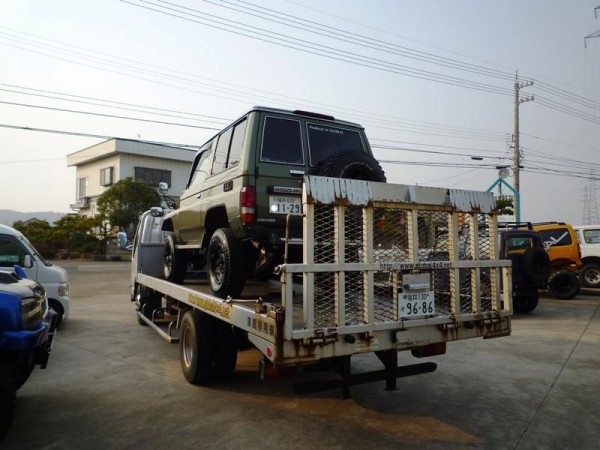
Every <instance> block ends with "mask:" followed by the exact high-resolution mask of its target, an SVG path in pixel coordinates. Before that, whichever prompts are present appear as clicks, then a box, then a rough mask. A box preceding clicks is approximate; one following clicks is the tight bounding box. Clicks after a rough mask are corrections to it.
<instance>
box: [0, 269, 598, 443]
mask: <svg viewBox="0 0 600 450" xmlns="http://www.w3.org/2000/svg"><path fill="white" fill-rule="evenodd" d="M61 265H63V266H65V267H66V268H67V269H68V270H69V273H70V276H71V296H72V307H71V308H72V309H71V317H70V319H69V320H68V321H66V322H64V324H63V327H62V329H61V330H59V333H58V335H57V337H56V339H55V342H54V348H53V352H52V355H51V358H50V361H49V364H48V368H47V369H45V370H39V369H36V370H35V371H34V373H33V374H32V376H31V378H30V380H29V381H28V382H27V383H26V384H25V385H24V386H23V387H22V388H21V390H20V391H19V393H18V401H17V411H16V416H15V420H14V422H13V426H12V428H11V430H10V431H9V433H8V435H7V437H6V438H5V440H4V442H3V443H2V445H0V446H1V447H2V448H3V449H19V450H21V449H81V448H85V449H136V448H144V449H147V448H177V449H187V448H202V449H205V448H206V449H239V448H247V449H253V448H262V449H264V448H285V449H303V450H305V449H317V448H327V449H329V450H333V449H388V448H390V449H391V448H394V449H399V448H407V449H471V448H474V449H479V448H481V449H523V450H525V449H527V450H529V449H561V450H562V449H593V448H600V444H599V442H600V413H599V411H600V408H599V405H600V312H599V309H600V296H598V295H597V294H598V293H597V292H595V291H593V290H583V291H582V293H581V294H580V295H579V296H578V297H577V298H576V299H573V300H570V301H561V300H556V299H552V298H542V299H541V301H540V305H539V306H538V308H537V309H536V310H535V311H533V312H532V313H530V314H528V315H517V316H515V317H514V320H513V332H512V335H511V336H509V337H503V338H498V339H489V340H483V339H470V340H466V341H461V342H454V343H449V344H448V349H447V353H446V354H445V355H442V356H436V357H432V358H425V359H423V360H419V361H417V360H415V359H414V358H413V357H412V356H411V355H410V353H407V352H402V353H400V355H399V360H400V363H401V364H413V363H415V362H422V361H433V362H436V363H437V364H438V368H437V370H436V371H435V372H433V373H430V374H424V375H419V376H414V377H409V378H404V379H400V380H399V381H398V390H396V391H393V392H388V391H385V390H384V383H383V382H378V383H370V384H365V385H360V386H354V387H352V392H351V393H352V398H351V399H349V400H344V399H342V398H341V391H339V390H331V391H323V392H319V393H313V394H308V395H297V394H296V393H295V392H294V389H293V386H294V383H296V382H297V381H300V380H303V379H307V378H310V377H314V376H327V375H328V374H326V373H325V374H323V373H318V374H313V373H308V372H305V373H300V374H298V375H296V376H294V377H286V378H279V379H275V380H270V381H266V382H262V381H260V380H259V379H258V355H257V354H256V353H255V352H246V353H244V354H240V357H239V360H238V367H237V369H236V374H235V377H234V378H233V380H231V381H230V382H228V383H226V384H217V385H213V386H208V387H198V386H193V385H190V384H188V383H187V382H186V381H185V379H184V378H183V375H182V373H181V368H180V363H179V349H178V346H177V345H172V344H169V343H167V342H166V341H165V340H164V339H162V338H161V337H160V336H158V335H157V334H156V333H155V332H153V331H152V330H151V329H149V328H148V327H143V326H140V325H139V324H138V323H137V320H136V317H135V313H134V309H135V308H134V305H133V304H132V303H131V302H130V300H129V264H128V263H126V262H81V261H68V262H61ZM352 364H353V365H352V367H353V371H366V370H375V369H379V368H381V365H380V363H379V361H378V360H377V359H376V358H375V357H374V356H373V355H361V356H357V357H354V358H353V359H352Z"/></svg>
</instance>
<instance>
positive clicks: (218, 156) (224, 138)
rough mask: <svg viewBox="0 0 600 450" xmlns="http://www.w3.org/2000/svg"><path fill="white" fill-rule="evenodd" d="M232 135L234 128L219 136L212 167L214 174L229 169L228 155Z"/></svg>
mask: <svg viewBox="0 0 600 450" xmlns="http://www.w3.org/2000/svg"><path fill="white" fill-rule="evenodd" d="M232 133H233V127H230V128H228V129H227V130H226V131H225V132H224V133H222V134H221V135H220V136H219V140H218V141H217V148H216V150H215V161H214V163H213V167H212V173H213V174H215V173H219V172H222V171H223V170H225V169H226V168H227V154H228V153H229V143H230V142H231V135H232Z"/></svg>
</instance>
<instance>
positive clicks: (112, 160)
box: [67, 139, 196, 217]
mask: <svg viewBox="0 0 600 450" xmlns="http://www.w3.org/2000/svg"><path fill="white" fill-rule="evenodd" d="M195 155H196V150H192V149H187V148H181V147H173V146H169V145H162V144H151V143H146V142H139V141H133V140H127V139H110V140H107V141H104V142H101V143H99V144H96V145H93V146H91V147H88V148H85V149H83V150H79V151H78V152H75V153H71V154H70V155H67V166H69V167H71V166H74V167H75V168H76V179H77V180H76V187H75V192H76V194H75V199H76V203H75V204H73V205H71V207H72V208H73V209H76V210H79V211H80V213H81V215H84V216H87V217H93V216H95V215H96V214H97V206H96V203H97V199H98V197H99V196H100V195H102V194H103V193H104V191H106V190H107V189H108V188H110V187H111V186H112V185H113V184H114V183H116V182H117V181H119V180H122V179H124V178H127V177H133V178H135V179H139V180H144V181H146V182H148V183H149V184H150V185H151V186H156V187H158V183H159V182H161V181H164V182H166V183H167V184H168V185H169V196H170V197H173V198H175V199H176V200H178V199H179V197H178V196H179V194H181V192H182V191H183V189H184V188H185V185H186V183H187V180H188V176H189V171H190V168H191V165H192V161H193V160H194V156H195Z"/></svg>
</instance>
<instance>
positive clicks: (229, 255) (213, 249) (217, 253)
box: [207, 228, 246, 298]
mask: <svg viewBox="0 0 600 450" xmlns="http://www.w3.org/2000/svg"><path fill="white" fill-rule="evenodd" d="M207 253H208V254H207V260H208V279H209V283H210V288H211V290H212V291H213V293H214V294H215V295H216V296H217V297H221V298H227V296H231V297H239V295H240V294H241V293H242V290H243V289H244V283H245V281H246V277H245V273H244V259H243V252H242V245H241V243H240V241H239V240H238V238H237V237H236V236H235V233H234V232H233V230H232V229H231V228H219V229H218V230H216V231H215V232H214V233H213V235H212V237H211V238H210V242H209V244H208V252H207Z"/></svg>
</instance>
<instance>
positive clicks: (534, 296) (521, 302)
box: [513, 291, 539, 313]
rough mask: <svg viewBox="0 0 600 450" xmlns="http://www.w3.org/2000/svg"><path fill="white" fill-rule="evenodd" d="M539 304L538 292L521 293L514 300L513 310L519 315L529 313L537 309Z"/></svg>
mask: <svg viewBox="0 0 600 450" xmlns="http://www.w3.org/2000/svg"><path fill="white" fill-rule="evenodd" d="M538 302H539V296H538V292H537V291H532V292H519V293H517V294H515V296H514V298H513V308H514V309H515V311H516V312H519V313H529V312H531V311H533V310H534V309H535V308H536V307H537V305H538Z"/></svg>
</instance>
